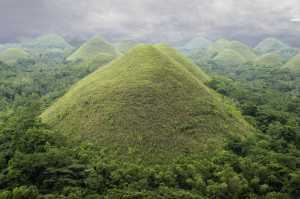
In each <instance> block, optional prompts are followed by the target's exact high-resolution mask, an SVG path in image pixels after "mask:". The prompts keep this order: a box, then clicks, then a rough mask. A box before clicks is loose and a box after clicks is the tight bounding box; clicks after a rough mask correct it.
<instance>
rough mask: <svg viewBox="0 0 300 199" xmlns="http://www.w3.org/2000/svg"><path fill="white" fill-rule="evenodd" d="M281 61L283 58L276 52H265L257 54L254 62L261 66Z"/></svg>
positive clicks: (272, 64) (276, 63)
mask: <svg viewBox="0 0 300 199" xmlns="http://www.w3.org/2000/svg"><path fill="white" fill-rule="evenodd" d="M282 63H283V59H282V57H281V56H280V54H278V53H274V52H273V53H267V54H264V55H261V56H259V57H258V58H257V59H256V60H255V61H254V64H256V65H261V66H279V65H280V64H282Z"/></svg>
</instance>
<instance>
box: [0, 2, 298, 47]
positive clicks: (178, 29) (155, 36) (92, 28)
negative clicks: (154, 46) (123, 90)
mask: <svg viewBox="0 0 300 199" xmlns="http://www.w3.org/2000/svg"><path fill="white" fill-rule="evenodd" d="M299 6H300V2H299V1H297V0H286V1H277V0H242V1H241V0H212V1H207V0H184V1H178V0H164V1H161V0H128V1H123V0H76V1H74V0H55V1H54V0H26V1H20V0H1V1H0V26H1V31H0V42H2V43H3V42H13V41H16V40H20V39H24V38H28V37H32V36H37V35H40V34H45V33H57V34H61V35H63V36H65V37H68V38H87V37H89V36H91V35H94V34H102V35H104V36H105V37H107V38H108V39H115V38H135V39H140V40H148V41H155V42H157V41H170V42H173V41H179V40H184V39H188V38H191V37H194V36H196V35H202V36H206V37H207V38H209V39H215V38H217V37H227V38H232V39H239V40H242V41H244V42H247V43H249V44H254V43H256V42H257V41H258V40H260V39H262V38H264V37H266V36H274V37H279V38H280V39H282V40H283V41H286V42H289V43H293V44H296V45H298V46H299V45H300V42H298V41H300V40H299V32H300V23H299V22H300V12H299V11H300V9H299Z"/></svg>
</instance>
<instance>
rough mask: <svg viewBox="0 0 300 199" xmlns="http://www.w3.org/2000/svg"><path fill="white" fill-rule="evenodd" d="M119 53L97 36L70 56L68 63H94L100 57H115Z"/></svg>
mask: <svg viewBox="0 0 300 199" xmlns="http://www.w3.org/2000/svg"><path fill="white" fill-rule="evenodd" d="M116 55H117V52H116V50H115V48H114V47H113V46H112V45H110V44H109V43H108V42H106V41H105V40H104V39H103V38H101V37H99V36H96V37H93V38H91V39H90V40H88V41H87V42H85V43H84V44H83V45H82V46H81V47H80V48H79V49H77V50H76V51H75V52H74V53H73V54H72V55H70V56H69V57H68V58H67V60H68V61H78V60H81V61H92V60H93V59H95V58H98V59H100V56H104V57H108V56H112V57H115V56H116Z"/></svg>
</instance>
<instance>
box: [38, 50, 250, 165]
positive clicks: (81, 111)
mask: <svg viewBox="0 0 300 199" xmlns="http://www.w3.org/2000/svg"><path fill="white" fill-rule="evenodd" d="M207 79H208V77H207V76H206V75H205V74H204V73H203V72H202V71H201V70H200V69H199V68H198V67H197V66H195V65H193V64H192V63H191V62H190V61H188V60H187V59H186V58H184V57H182V55H180V54H179V53H178V52H177V51H175V50H174V49H171V48H169V47H167V46H165V45H156V46H151V45H139V46H137V47H135V48H134V49H132V50H130V51H129V52H128V53H126V54H125V55H124V56H122V57H120V58H118V59H116V60H114V61H113V62H111V63H110V64H108V65H106V66H104V67H102V68H99V69H98V70H97V71H95V72H94V73H92V74H91V75H89V76H87V77H86V78H84V79H83V80H81V81H79V82H78V83H77V84H76V85H74V86H73V87H72V88H71V89H70V90H69V92H67V93H66V94H65V96H63V97H62V98H60V99H59V100H58V101H57V102H56V103H54V104H53V105H52V106H51V107H50V108H49V109H47V110H46V111H45V112H44V113H43V114H42V115H41V118H42V120H43V121H44V122H46V123H48V124H49V125H51V126H54V127H55V128H57V129H59V130H63V131H64V132H66V134H67V135H68V136H69V137H70V138H72V139H75V140H76V139H78V140H80V141H88V142H92V143H95V144H97V146H99V147H103V148H106V149H107V150H108V151H107V154H113V152H116V155H117V157H118V158H121V159H123V158H124V159H126V160H128V159H129V160H138V159H141V160H143V161H145V162H156V161H157V162H160V161H161V160H163V161H164V162H168V160H170V159H172V158H174V157H178V156H180V155H186V154H193V153H206V152H210V151H213V150H215V149H219V148H221V147H222V146H223V139H224V138H225V137H226V136H227V135H229V134H236V135H240V136H244V135H246V134H247V133H248V132H251V131H252V128H251V127H250V126H249V125H248V124H247V123H246V122H245V121H244V120H243V119H242V118H241V116H240V114H239V113H238V112H237V111H236V110H235V108H234V107H233V106H232V105H230V103H226V100H224V99H223V98H222V97H221V96H220V95H218V94H217V93H215V92H214V91H213V90H211V89H209V88H208V87H207V86H206V85H205V84H204V82H205V81H206V80H207Z"/></svg>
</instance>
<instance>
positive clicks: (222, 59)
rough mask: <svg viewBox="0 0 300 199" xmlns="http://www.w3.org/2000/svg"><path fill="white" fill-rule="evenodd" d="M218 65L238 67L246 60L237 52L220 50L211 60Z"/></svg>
mask: <svg viewBox="0 0 300 199" xmlns="http://www.w3.org/2000/svg"><path fill="white" fill-rule="evenodd" d="M212 60H213V61H214V62H215V63H216V64H218V65H225V66H238V65H240V64H243V63H245V62H246V61H247V60H246V59H245V58H244V57H243V56H242V55H241V54H240V53H238V52H237V51H235V50H231V49H226V48H225V49H224V50H220V51H219V52H218V53H217V55H216V56H215V57H214V58H213V59H212Z"/></svg>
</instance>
